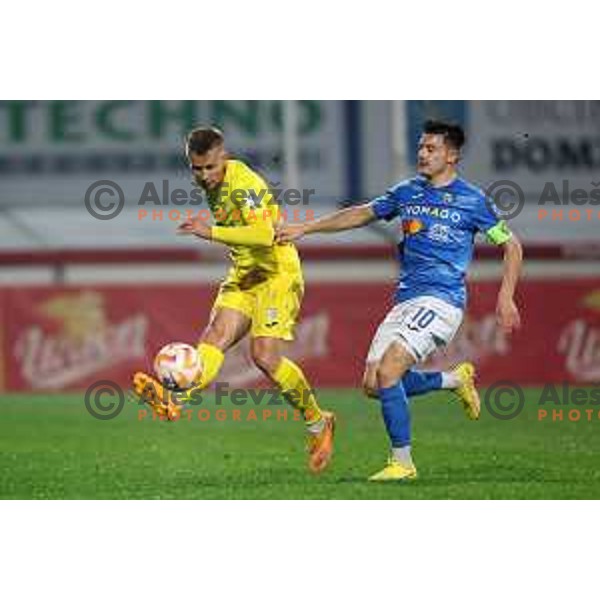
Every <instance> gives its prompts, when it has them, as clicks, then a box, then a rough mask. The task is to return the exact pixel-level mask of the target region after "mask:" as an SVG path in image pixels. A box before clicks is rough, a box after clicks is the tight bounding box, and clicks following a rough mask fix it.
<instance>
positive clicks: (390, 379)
mask: <svg viewBox="0 0 600 600" xmlns="http://www.w3.org/2000/svg"><path fill="white" fill-rule="evenodd" d="M403 374H404V373H403V372H401V371H400V369H399V368H398V366H397V365H395V364H393V363H385V362H384V363H383V364H381V365H380V366H379V368H378V369H377V386H378V387H380V388H388V387H392V386H393V385H396V384H397V383H398V382H399V381H400V379H402V375H403Z"/></svg>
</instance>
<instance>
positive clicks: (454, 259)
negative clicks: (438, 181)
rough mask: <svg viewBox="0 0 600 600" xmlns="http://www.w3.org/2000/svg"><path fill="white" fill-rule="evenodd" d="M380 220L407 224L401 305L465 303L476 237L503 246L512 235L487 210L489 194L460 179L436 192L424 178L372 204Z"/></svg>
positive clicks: (401, 249) (401, 254) (396, 188)
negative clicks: (429, 299)
mask: <svg viewBox="0 0 600 600" xmlns="http://www.w3.org/2000/svg"><path fill="white" fill-rule="evenodd" d="M371 206H372V208H373V211H374V213H375V215H376V216H377V218H379V219H385V220H386V221H391V220H392V219H394V218H395V217H400V219H401V220H402V231H403V232H404V240H403V242H402V243H401V244H400V245H399V255H398V256H399V260H400V269H401V272H400V279H399V283H398V289H397V291H396V296H395V299H396V302H403V301H404V300H408V299H410V298H415V297H417V296H435V297H436V298H440V299H441V300H444V301H445V302H448V303H449V304H452V305H453V306H457V307H458V308H464V307H465V304H466V289H465V275H466V272H467V268H468V266H469V263H470V262H471V258H472V256H473V245H474V241H475V235H476V234H477V233H478V232H481V233H484V234H487V236H488V239H490V240H491V241H492V242H494V243H504V242H505V241H506V240H507V239H509V238H510V232H509V231H508V228H507V227H506V223H504V221H499V219H498V217H497V216H496V215H495V214H494V213H493V212H492V211H491V210H490V208H488V205H487V203H486V201H485V195H484V193H483V192H482V191H481V190H480V189H478V188H477V187H475V186H473V185H471V184H470V183H468V182H466V181H465V180H464V179H461V178H456V179H454V180H453V181H452V182H451V183H449V184H448V185H445V186H441V187H434V186H433V185H432V184H431V183H429V181H428V180H427V179H426V178H425V177H422V176H418V177H414V178H413V179H409V180H407V181H403V182H401V183H399V184H397V185H396V186H394V187H393V188H391V189H390V190H389V191H388V192H387V193H386V194H385V195H384V196H380V197H379V198H376V199H375V200H373V202H372V204H371Z"/></svg>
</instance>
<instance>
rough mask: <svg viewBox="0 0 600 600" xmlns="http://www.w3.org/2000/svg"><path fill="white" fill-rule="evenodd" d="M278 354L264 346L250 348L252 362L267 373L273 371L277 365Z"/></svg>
mask: <svg viewBox="0 0 600 600" xmlns="http://www.w3.org/2000/svg"><path fill="white" fill-rule="evenodd" d="M280 358H281V357H280V356H279V355H278V354H277V353H276V352H272V351H271V350H269V349H266V348H260V347H259V348H252V360H253V362H254V364H255V365H256V366H257V367H258V368H259V369H260V370H261V371H262V372H263V373H267V374H271V373H275V371H276V370H277V367H278V366H279V361H280Z"/></svg>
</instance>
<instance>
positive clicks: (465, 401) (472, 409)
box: [452, 362, 481, 421]
mask: <svg viewBox="0 0 600 600" xmlns="http://www.w3.org/2000/svg"><path fill="white" fill-rule="evenodd" d="M452 373H454V375H456V377H458V379H459V380H460V382H461V383H460V386H458V387H457V388H456V389H454V390H452V391H453V392H454V393H455V394H456V395H457V396H458V397H459V398H460V401H461V403H462V405H463V408H464V409H465V413H466V415H467V417H468V418H469V419H471V420H473V421H476V420H477V419H479V415H480V414H481V400H480V399H479V393H478V392H477V388H476V387H475V367H474V366H473V364H472V363H470V362H463V363H460V364H458V365H457V366H456V367H454V369H452Z"/></svg>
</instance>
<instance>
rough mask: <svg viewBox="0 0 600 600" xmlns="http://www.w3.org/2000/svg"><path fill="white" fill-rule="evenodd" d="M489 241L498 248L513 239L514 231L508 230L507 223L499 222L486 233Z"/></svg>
mask: <svg viewBox="0 0 600 600" xmlns="http://www.w3.org/2000/svg"><path fill="white" fill-rule="evenodd" d="M485 236H486V237H487V239H488V241H489V242H490V243H492V244H496V246H500V245H501V244H505V243H506V242H508V240H510V238H511V237H512V231H511V230H510V229H509V228H508V225H507V224H506V221H498V223H496V225H494V226H493V227H492V228H491V229H488V230H487V231H486V232H485Z"/></svg>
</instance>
